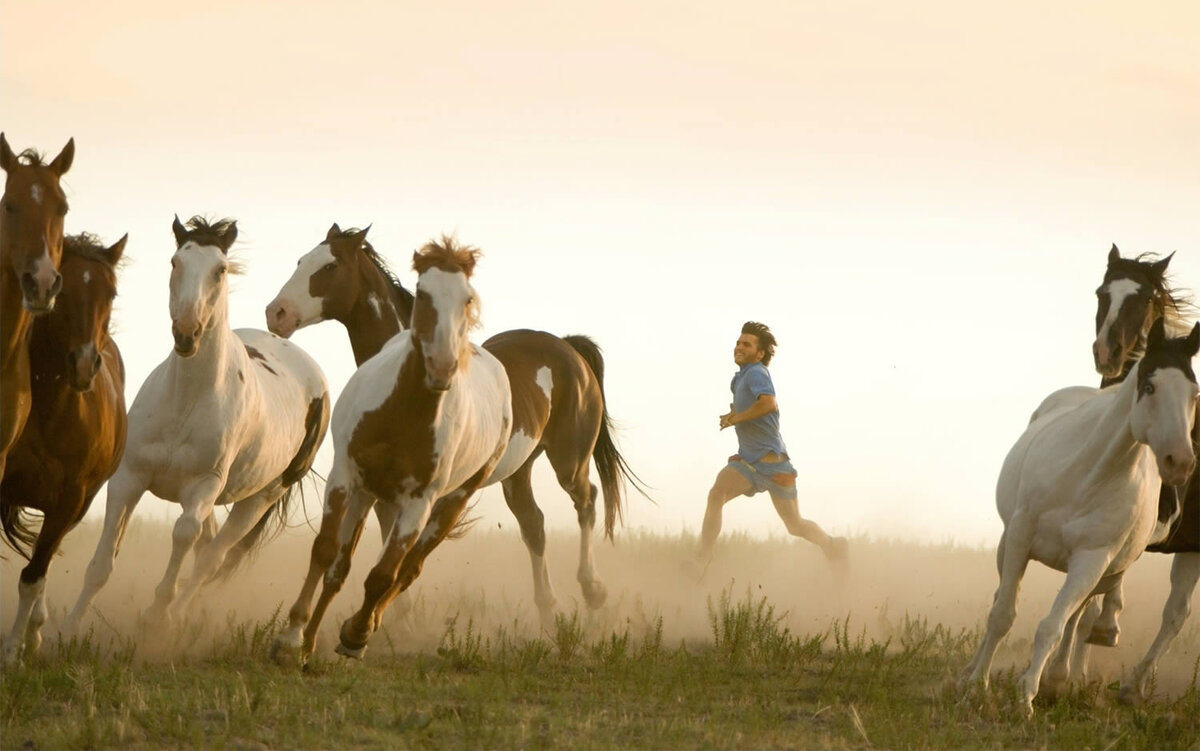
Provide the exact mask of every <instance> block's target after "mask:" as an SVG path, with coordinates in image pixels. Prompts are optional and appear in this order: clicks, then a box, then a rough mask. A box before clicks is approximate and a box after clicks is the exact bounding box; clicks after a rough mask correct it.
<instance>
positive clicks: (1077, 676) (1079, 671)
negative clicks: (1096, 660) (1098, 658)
mask: <svg viewBox="0 0 1200 751" xmlns="http://www.w3.org/2000/svg"><path fill="white" fill-rule="evenodd" d="M1102 599H1103V598H1098V597H1092V598H1089V599H1088V601H1087V603H1086V604H1085V605H1084V607H1083V615H1082V616H1080V618H1079V625H1078V626H1077V627H1076V630H1075V651H1074V653H1073V654H1072V655H1071V669H1070V671H1069V680H1072V681H1075V682H1076V683H1079V684H1083V683H1086V682H1087V679H1088V671H1089V668H1090V665H1089V663H1090V660H1091V654H1092V646H1091V644H1090V643H1089V642H1088V640H1087V639H1080V638H1079V636H1080V635H1081V634H1085V633H1091V632H1092V629H1093V628H1095V624H1096V621H1097V620H1098V619H1099V617H1100V614H1101V612H1102V610H1101V605H1100V602H1101V600H1102Z"/></svg>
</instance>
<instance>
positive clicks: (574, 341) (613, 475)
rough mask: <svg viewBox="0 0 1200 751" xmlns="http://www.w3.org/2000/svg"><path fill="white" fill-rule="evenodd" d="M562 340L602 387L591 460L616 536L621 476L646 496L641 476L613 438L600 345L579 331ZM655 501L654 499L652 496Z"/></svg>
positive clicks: (607, 523) (607, 532) (608, 526)
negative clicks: (577, 355)
mask: <svg viewBox="0 0 1200 751" xmlns="http://www.w3.org/2000/svg"><path fill="white" fill-rule="evenodd" d="M563 341H565V342H566V343H567V344H569V345H571V348H572V349H574V350H575V351H576V352H577V353H579V356H580V357H582V358H583V361H584V362H586V363H587V365H588V367H589V368H591V370H592V375H594V376H595V377H596V383H597V384H598V385H599V386H600V400H601V408H602V410H603V412H602V416H601V419H600V434H599V435H597V436H596V447H595V448H594V449H592V459H593V460H594V461H595V462H596V472H597V473H598V474H599V475H600V487H601V489H602V490H603V492H604V536H605V537H607V538H608V539H610V540H611V539H612V537H613V528H614V527H615V526H616V523H617V521H618V520H619V519H621V517H622V515H623V508H622V492H621V481H622V479H623V480H625V481H626V482H628V483H629V484H630V485H632V486H633V487H634V489H635V490H637V491H638V492H639V493H641V494H642V495H643V496H645V497H646V498H647V499H649V498H650V496H649V495H648V494H647V493H646V490H645V487H644V484H643V483H642V480H641V478H640V477H638V476H637V475H636V474H634V472H633V470H632V469H630V468H629V464H628V462H626V461H625V457H623V456H621V452H620V451H618V450H617V445H616V443H615V442H614V440H613V432H614V430H615V427H614V425H613V421H612V416H611V415H610V414H609V412H608V398H607V397H606V396H605V395H604V355H603V354H602V353H601V352H600V346H599V345H598V344H596V342H594V341H593V340H592V339H591V338H589V337H586V336H582V335H579V334H572V335H570V336H564V337H563ZM651 500H652V499H651Z"/></svg>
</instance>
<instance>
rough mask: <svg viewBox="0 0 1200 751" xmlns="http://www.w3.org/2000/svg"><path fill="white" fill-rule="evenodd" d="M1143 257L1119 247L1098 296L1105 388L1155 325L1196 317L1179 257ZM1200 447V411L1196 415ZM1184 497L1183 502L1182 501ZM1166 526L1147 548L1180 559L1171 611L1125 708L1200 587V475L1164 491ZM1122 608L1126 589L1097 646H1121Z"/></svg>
mask: <svg viewBox="0 0 1200 751" xmlns="http://www.w3.org/2000/svg"><path fill="white" fill-rule="evenodd" d="M1173 255H1174V254H1171V255H1169V256H1166V257H1165V258H1157V257H1155V256H1153V255H1150V254H1143V255H1141V256H1139V257H1137V258H1122V257H1121V254H1120V251H1119V250H1118V249H1117V246H1116V245H1113V246H1112V249H1111V250H1110V251H1109V253H1108V263H1107V267H1106V268H1105V272H1104V280H1103V282H1101V284H1100V287H1099V288H1098V289H1097V290H1096V339H1095V341H1094V343H1093V344H1092V354H1093V357H1094V360H1095V365H1096V371H1097V372H1098V373H1100V375H1101V376H1103V380H1102V382H1101V385H1103V386H1109V385H1112V384H1116V383H1120V382H1122V381H1124V380H1125V377H1126V376H1127V375H1128V374H1129V372H1130V371H1131V370H1132V369H1133V366H1134V365H1136V364H1137V362H1138V361H1139V360H1140V359H1141V357H1142V354H1143V353H1144V352H1145V348H1146V337H1147V335H1148V333H1149V331H1150V327H1151V326H1152V324H1154V322H1155V321H1158V320H1160V319H1161V320H1162V321H1164V322H1165V326H1166V329H1167V331H1168V332H1171V331H1173V332H1175V333H1176V334H1181V333H1183V332H1185V331H1187V328H1188V326H1187V323H1186V321H1185V316H1186V315H1187V314H1189V313H1193V312H1194V311H1195V309H1194V306H1193V305H1192V303H1191V302H1190V300H1189V299H1188V296H1187V295H1186V294H1185V293H1184V292H1182V291H1181V290H1178V289H1175V288H1174V287H1172V285H1171V284H1170V282H1169V280H1168V278H1167V268H1168V266H1169V265H1170V262H1171V257H1172V256H1173ZM1196 424H1197V426H1198V427H1197V434H1196V435H1195V436H1194V437H1193V441H1194V442H1196V443H1197V444H1200V408H1198V411H1197V414H1196ZM1177 492H1178V495H1177ZM1158 519H1159V522H1161V523H1169V524H1170V525H1171V532H1170V534H1169V535H1168V537H1167V538H1166V539H1165V540H1162V541H1160V542H1157V543H1155V544H1153V545H1150V546H1148V547H1147V548H1146V550H1147V552H1151V553H1169V554H1174V555H1175V559H1174V561H1173V562H1172V564H1171V592H1170V594H1169V595H1168V597H1167V602H1166V604H1165V605H1164V607H1163V613H1162V625H1161V627H1160V628H1159V631H1158V635H1157V636H1156V637H1155V639H1154V642H1153V643H1152V644H1151V646H1150V648H1149V650H1147V652H1146V655H1145V657H1143V658H1142V660H1141V662H1139V663H1138V665H1137V666H1136V667H1135V668H1134V670H1133V674H1132V677H1131V679H1130V680H1129V681H1126V682H1125V684H1124V685H1122V687H1121V693H1120V697H1121V700H1122V701H1124V702H1127V703H1133V702H1137V701H1141V700H1144V699H1145V698H1147V695H1148V693H1149V688H1150V680H1151V678H1153V676H1154V672H1155V669H1156V667H1157V665H1158V660H1159V659H1160V658H1161V657H1162V655H1163V653H1164V652H1165V651H1166V650H1167V648H1168V647H1169V646H1170V644H1171V642H1172V641H1173V640H1174V639H1175V637H1176V636H1177V635H1178V634H1179V631H1180V629H1181V628H1182V627H1183V624H1184V622H1185V621H1186V620H1187V618H1188V615H1189V613H1190V612H1191V598H1192V593H1193V592H1194V591H1195V589H1196V583H1197V582H1198V581H1200V469H1197V470H1196V471H1193V473H1192V476H1191V478H1190V480H1189V481H1188V482H1187V484H1186V485H1185V486H1181V487H1179V488H1178V489H1176V488H1172V487H1167V486H1164V487H1163V488H1162V491H1161V494H1160V496H1159V502H1158ZM1121 607H1122V597H1121V588H1120V586H1119V585H1118V586H1117V587H1116V588H1115V589H1113V590H1112V591H1111V592H1110V594H1108V595H1106V596H1105V598H1104V611H1103V615H1102V617H1101V618H1100V620H1099V621H1098V622H1097V626H1096V628H1094V629H1093V631H1092V635H1091V637H1089V641H1091V642H1092V643H1096V644H1102V645H1110V646H1111V645H1113V644H1116V641H1117V633H1118V628H1117V619H1116V617H1117V614H1119V612H1120V610H1121Z"/></svg>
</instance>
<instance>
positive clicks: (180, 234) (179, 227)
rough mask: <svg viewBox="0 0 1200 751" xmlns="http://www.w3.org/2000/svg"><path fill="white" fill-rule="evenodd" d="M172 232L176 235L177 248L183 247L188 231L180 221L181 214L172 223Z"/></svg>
mask: <svg viewBox="0 0 1200 751" xmlns="http://www.w3.org/2000/svg"><path fill="white" fill-rule="evenodd" d="M171 231H172V232H174V233H175V247H176V248H178V247H180V246H181V245H183V242H184V240H187V229H186V228H185V227H184V226H183V222H181V221H179V214H176V215H175V221H173V222H171Z"/></svg>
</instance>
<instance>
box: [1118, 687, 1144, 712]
mask: <svg viewBox="0 0 1200 751" xmlns="http://www.w3.org/2000/svg"><path fill="white" fill-rule="evenodd" d="M1117 701H1119V702H1121V703H1122V704H1124V705H1125V706H1129V707H1132V706H1136V705H1138V704H1141V703H1142V692H1141V691H1139V690H1138V688H1137V686H1136V685H1134V684H1132V683H1126V684H1124V685H1122V686H1121V690H1120V691H1118V692H1117Z"/></svg>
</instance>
